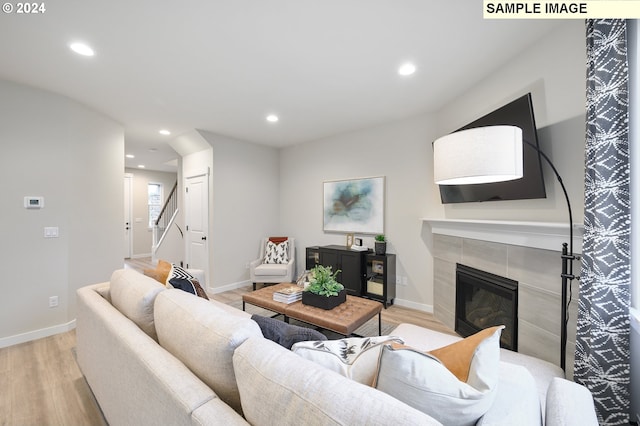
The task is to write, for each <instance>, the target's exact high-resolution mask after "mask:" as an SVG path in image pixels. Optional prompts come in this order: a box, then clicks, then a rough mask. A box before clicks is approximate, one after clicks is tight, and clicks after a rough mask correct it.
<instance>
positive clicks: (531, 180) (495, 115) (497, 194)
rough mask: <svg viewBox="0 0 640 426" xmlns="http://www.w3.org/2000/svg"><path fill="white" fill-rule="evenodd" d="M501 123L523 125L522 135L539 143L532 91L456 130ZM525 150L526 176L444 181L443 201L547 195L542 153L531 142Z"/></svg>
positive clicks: (475, 200) (524, 170) (508, 198)
mask: <svg viewBox="0 0 640 426" xmlns="http://www.w3.org/2000/svg"><path fill="white" fill-rule="evenodd" d="M497 125H512V126H517V127H520V128H521V129H522V138H523V139H524V140H525V141H528V142H530V143H531V144H533V145H535V146H536V147H539V145H538V133H537V131H536V121H535V118H534V115H533V104H532V102H531V93H527V94H526V95H524V96H522V97H521V98H518V99H516V100H515V101H513V102H510V103H508V104H507V105H505V106H503V107H501V108H498V109H497V110H495V111H493V112H491V113H489V114H487V115H485V116H484V117H481V118H479V119H477V120H475V121H474V122H472V123H469V124H467V125H466V126H464V127H462V128H460V129H458V130H456V132H457V131H460V130H467V129H471V128H474V127H484V126H497ZM522 150H523V159H524V164H523V177H522V178H521V179H516V180H512V181H507V182H496V183H484V184H477V185H440V198H441V199H442V203H443V204H451V203H469V202H477V201H500V200H523V199H532V198H546V196H547V194H546V191H545V187H544V176H543V175H542V163H541V158H540V154H539V152H538V151H536V150H534V149H533V148H532V147H531V146H528V145H527V144H524V146H523V148H522Z"/></svg>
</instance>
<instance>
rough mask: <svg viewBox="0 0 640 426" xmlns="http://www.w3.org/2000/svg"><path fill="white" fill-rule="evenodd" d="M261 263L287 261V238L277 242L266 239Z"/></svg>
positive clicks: (281, 262)
mask: <svg viewBox="0 0 640 426" xmlns="http://www.w3.org/2000/svg"><path fill="white" fill-rule="evenodd" d="M262 263H279V264H284V263H289V240H286V241H283V242H281V243H279V244H276V243H274V242H273V241H267V246H266V247H265V254H264V260H263V262H262Z"/></svg>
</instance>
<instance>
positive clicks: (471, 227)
mask: <svg viewBox="0 0 640 426" xmlns="http://www.w3.org/2000/svg"><path fill="white" fill-rule="evenodd" d="M422 220H423V221H424V222H426V223H428V224H429V225H430V226H431V230H432V232H433V233H434V234H440V235H448V236H452V237H462V238H470V239H474V240H482V241H490V242H495V243H502V244H510V245H515V246H523V247H531V248H538V249H544V250H554V251H560V250H561V249H562V243H565V242H568V240H569V227H568V226H567V224H566V223H558V222H518V221H504V220H465V219H433V218H423V219H422ZM583 234H584V226H583V225H582V224H576V223H574V224H573V245H574V247H573V251H574V253H582V237H583Z"/></svg>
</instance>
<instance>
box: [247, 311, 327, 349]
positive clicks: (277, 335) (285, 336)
mask: <svg viewBox="0 0 640 426" xmlns="http://www.w3.org/2000/svg"><path fill="white" fill-rule="evenodd" d="M251 319H252V320H254V321H255V322H257V323H258V326H260V330H261V331H262V335H263V336H264V337H265V339H269V340H272V341H274V342H276V343H277V344H279V345H280V346H284V347H285V348H287V349H291V346H293V345H294V344H296V343H298V342H306V341H307V340H327V336H325V335H324V334H322V333H320V332H319V331H316V330H314V329H312V328H307V327H299V326H297V325H291V324H287V323H286V322H284V321H280V320H277V319H274V318H269V317H263V316H260V315H252V316H251Z"/></svg>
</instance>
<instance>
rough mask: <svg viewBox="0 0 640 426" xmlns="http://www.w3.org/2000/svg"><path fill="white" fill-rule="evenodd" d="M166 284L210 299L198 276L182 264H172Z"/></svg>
mask: <svg viewBox="0 0 640 426" xmlns="http://www.w3.org/2000/svg"><path fill="white" fill-rule="evenodd" d="M166 284H167V288H177V289H180V290H184V291H186V292H187V293H191V294H195V295H196V296H198V297H202V298H203V299H207V300H209V297H208V296H207V293H206V292H205V291H204V289H203V288H202V286H201V285H200V283H199V282H198V280H197V279H196V277H194V276H193V275H191V274H190V273H189V272H187V271H186V270H185V269H184V268H181V267H180V266H177V265H171V272H169V275H168V276H167V283H166Z"/></svg>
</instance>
